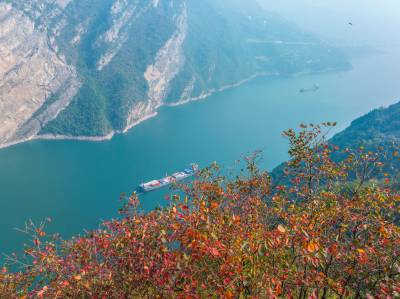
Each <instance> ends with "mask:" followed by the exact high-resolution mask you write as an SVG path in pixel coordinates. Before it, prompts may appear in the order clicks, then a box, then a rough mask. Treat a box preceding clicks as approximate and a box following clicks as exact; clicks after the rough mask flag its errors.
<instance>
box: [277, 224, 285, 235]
mask: <svg viewBox="0 0 400 299" xmlns="http://www.w3.org/2000/svg"><path fill="white" fill-rule="evenodd" d="M278 231H279V232H280V233H282V234H284V233H286V229H285V227H284V226H283V225H281V224H279V225H278Z"/></svg>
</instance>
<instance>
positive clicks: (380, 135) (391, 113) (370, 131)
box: [331, 102, 400, 149]
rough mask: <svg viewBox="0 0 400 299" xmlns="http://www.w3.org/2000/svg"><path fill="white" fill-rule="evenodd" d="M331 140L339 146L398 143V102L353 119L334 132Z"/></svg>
mask: <svg viewBox="0 0 400 299" xmlns="http://www.w3.org/2000/svg"><path fill="white" fill-rule="evenodd" d="M331 142H332V143H333V144H336V145H338V146H341V147H353V148H354V147H358V146H364V147H368V148H370V149H373V147H375V148H376V147H378V146H388V145H391V144H397V145H399V144H400V102H399V103H397V104H393V105H391V106H389V107H386V108H383V107H382V108H379V109H375V110H373V111H371V112H370V113H368V114H366V115H364V116H362V117H360V118H358V119H356V120H354V121H353V122H352V123H351V125H350V126H349V127H348V128H347V129H345V130H344V131H342V132H340V133H338V134H336V135H335V136H334V137H333V138H332V139H331Z"/></svg>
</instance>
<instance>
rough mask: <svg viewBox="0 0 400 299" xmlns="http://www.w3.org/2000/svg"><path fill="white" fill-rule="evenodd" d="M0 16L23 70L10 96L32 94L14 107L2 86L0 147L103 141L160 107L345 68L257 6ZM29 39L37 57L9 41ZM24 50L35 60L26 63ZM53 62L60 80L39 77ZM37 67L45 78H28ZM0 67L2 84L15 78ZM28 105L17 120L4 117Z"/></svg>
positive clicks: (53, 4)
mask: <svg viewBox="0 0 400 299" xmlns="http://www.w3.org/2000/svg"><path fill="white" fill-rule="evenodd" d="M245 4H246V5H245ZM243 7H245V8H246V9H243ZM2 11H3V14H2V15H1V13H0V16H3V17H0V25H2V27H3V28H8V29H6V30H4V29H3V31H1V32H0V37H1V38H0V51H3V52H4V51H8V52H9V53H11V54H12V55H14V56H15V57H13V59H10V61H11V62H10V63H9V64H10V65H11V67H14V69H17V68H18V65H22V66H24V67H25V68H26V69H27V70H26V71H25V72H23V73H24V74H25V75H23V74H22V73H21V72H20V73H18V72H16V74H17V75H16V79H15V80H14V81H13V82H17V83H18V84H20V85H18V84H17V85H14V86H12V90H16V91H17V92H21V90H25V89H29V90H32V91H34V92H33V93H34V94H33V95H32V96H31V97H24V96H23V95H21V99H20V101H19V102H18V103H15V101H14V97H12V95H11V93H10V92H6V91H4V90H5V89H4V88H2V87H1V86H0V94H3V102H6V103H11V104H13V105H9V106H10V107H8V108H7V107H6V106H4V105H3V106H0V122H1V121H3V122H7V121H8V122H9V123H10V124H11V125H12V126H11V128H12V129H9V130H6V129H3V130H4V132H3V134H2V133H1V131H0V146H2V147H5V146H8V145H12V144H15V143H19V142H23V141H26V140H31V139H40V138H41V139H52V138H55V139H59V138H62V139H87V140H103V139H109V138H111V137H112V135H114V134H115V133H121V132H126V131H127V130H128V129H129V128H131V127H133V126H135V125H136V124H138V123H140V122H141V121H143V120H145V119H148V118H150V117H152V116H154V115H156V114H157V111H158V109H159V107H161V106H164V105H167V106H176V105H178V104H183V103H187V102H190V101H192V100H195V99H203V98H205V97H207V96H208V95H210V94H212V93H214V92H217V91H220V90H224V89H226V88H228V87H230V86H237V85H238V84H240V83H241V82H243V81H246V80H248V79H249V78H253V77H256V76H259V75H266V74H282V75H294V74H299V73H314V72H321V71H328V70H332V69H346V68H349V67H350V63H349V62H348V60H347V58H346V57H345V56H344V55H343V54H342V53H341V52H340V51H339V50H337V49H335V48H334V47H330V46H329V45H327V44H325V43H324V42H322V41H320V40H319V39H317V38H316V37H314V36H312V35H310V34H307V33H304V32H302V31H300V30H299V29H297V28H295V27H293V25H289V24H288V23H286V22H285V21H283V20H282V19H281V18H279V17H276V16H274V15H271V14H268V13H267V12H264V11H262V10H261V9H259V6H258V5H257V4H256V2H255V1H254V3H253V2H251V3H248V2H243V1H242V0H237V1H234V2H227V1H225V0H218V1H209V0H206V1H202V2H196V1H193V0H174V1H173V0H171V1H167V0H164V1H162V0H160V1H146V0H129V1H128V0H107V1H102V2H97V1H94V0H84V1H77V0H64V1H60V0H58V1H55V0H29V1H21V0H8V1H7V3H2V4H1V6H0V12H2ZM17 18H20V23H23V24H25V23H26V24H27V25H26V26H28V27H29V28H31V29H30V31H29V32H28V33H26V32H25V34H26V35H27V36H24V37H21V38H19V39H18V38H17V40H16V41H14V39H15V38H13V36H12V34H13V33H14V32H15V31H16V29H15V28H14V27H12V26H11V25H10V24H9V23H10V22H11V23H13V24H16V22H15V20H16V19H17ZM7 20H8V21H7ZM205 20H207V21H206V22H205ZM5 25H7V26H5ZM7 30H8V31H7ZM32 36H38V37H40V39H39V40H40V41H41V43H40V45H42V47H43V50H41V52H40V51H36V52H35V49H36V48H35V43H34V42H33V41H32V42H31V43H26V44H25V45H24V47H21V46H18V47H19V48H22V49H25V51H24V52H23V53H21V54H20V55H17V54H18V51H15V48H18V47H15V43H16V42H19V43H20V44H22V42H21V41H23V40H30V39H29V37H32ZM27 38H28V39H27ZM31 39H32V38H31ZM42 52H43V53H45V54H41V53H42ZM15 53H17V54H15ZM30 53H31V54H32V53H33V55H36V56H38V57H39V58H40V59H39V60H40V63H36V64H34V63H33V62H32V61H31V60H29V59H26V58H24V57H29V55H30ZM11 54H10V55H11ZM57 63H58V64H57ZM59 64H60V65H61V66H59V68H61V71H59V73H60V74H61V75H59V76H58V77H57V76H56V75H54V74H53V73H54V72H53V73H51V72H46V71H47V70H48V69H50V70H51V69H55V70H58V69H57V66H58V65H59ZM35 66H36V68H37V69H39V70H41V71H42V72H43V74H44V75H43V76H42V77H43V79H42V80H39V79H38V78H36V77H33V78H28V79H29V80H28V79H26V78H27V77H28V75H27V74H29V73H30V71H29V70H32V68H34V67H35ZM2 68H3V69H5V67H4V66H3V67H2V64H1V63H0V77H1V76H2V81H4V82H6V81H7V80H8V81H12V80H11V79H10V73H9V72H6V71H4V72H1V70H2ZM65 73H66V75H63V74H65ZM27 81H29V82H31V84H32V87H29V85H28V84H27V83H26V82H27ZM53 81H54V82H58V85H54V84H53V85H50V83H49V82H53ZM21 93H22V92H21ZM22 94H23V93H22ZM29 105H30V106H32V107H31V109H30V110H23V111H22V112H21V113H22V115H23V117H21V118H20V119H14V118H12V117H11V120H8V119H9V118H10V115H15V111H16V110H18V109H20V107H21V106H29ZM30 106H29V107H30ZM3 128H5V126H3ZM6 133H7V134H6Z"/></svg>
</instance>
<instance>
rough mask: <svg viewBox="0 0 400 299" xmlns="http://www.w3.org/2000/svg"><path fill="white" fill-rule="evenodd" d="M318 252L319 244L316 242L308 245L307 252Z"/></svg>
mask: <svg viewBox="0 0 400 299" xmlns="http://www.w3.org/2000/svg"><path fill="white" fill-rule="evenodd" d="M317 250H318V244H316V243H315V242H314V241H311V242H310V243H308V245H307V251H308V252H309V253H313V252H315V251H317Z"/></svg>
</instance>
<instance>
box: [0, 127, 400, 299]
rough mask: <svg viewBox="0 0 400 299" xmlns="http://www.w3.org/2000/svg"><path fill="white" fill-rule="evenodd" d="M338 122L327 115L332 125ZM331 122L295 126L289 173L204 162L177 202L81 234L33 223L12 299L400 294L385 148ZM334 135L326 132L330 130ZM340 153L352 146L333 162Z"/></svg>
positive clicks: (398, 202)
mask: <svg viewBox="0 0 400 299" xmlns="http://www.w3.org/2000/svg"><path fill="white" fill-rule="evenodd" d="M330 125H331V124H325V126H328V127H329V126H330ZM321 128H324V126H322V127H320V126H302V129H301V130H300V132H295V131H293V130H289V131H287V132H285V133H284V135H285V136H286V137H287V138H288V139H289V142H290V151H289V153H290V155H291V160H290V162H288V163H287V165H286V167H285V169H284V171H283V177H284V178H285V180H284V181H285V182H286V183H285V184H286V185H281V184H280V183H281V181H278V182H273V181H272V180H271V178H270V175H269V174H268V173H266V172H262V171H260V170H259V169H258V168H257V167H256V164H257V157H256V156H255V157H250V158H248V159H247V160H246V161H247V163H246V168H245V169H244V171H243V172H240V173H239V174H238V175H235V176H228V177H225V176H222V175H220V171H219V168H218V166H216V165H213V166H211V167H210V168H207V169H205V170H203V171H202V172H201V173H200V174H199V176H198V178H196V180H195V181H194V182H191V183H190V185H186V186H182V187H181V188H182V191H181V192H178V194H179V195H176V196H173V197H172V198H170V199H169V204H168V207H167V208H165V209H162V210H155V211H153V212H151V213H147V214H143V213H141V212H140V204H139V199H138V198H137V196H136V195H135V194H133V195H132V196H130V197H129V198H127V199H126V206H125V207H124V209H123V211H122V217H121V219H118V220H113V221H109V222H105V223H103V224H102V225H101V227H100V228H99V229H98V230H96V231H94V232H91V233H89V234H87V235H86V236H83V237H76V238H73V239H72V240H69V241H59V240H54V239H53V238H52V237H51V236H50V237H49V236H46V234H45V233H44V231H43V227H41V226H39V227H32V233H33V244H32V246H31V247H30V248H26V250H25V254H26V258H25V259H22V260H11V261H12V262H15V263H18V264H19V265H20V266H21V270H20V271H19V272H13V273H10V272H9V271H8V270H7V269H6V268H4V269H3V270H2V272H1V274H0V293H1V294H2V296H4V297H5V298H140V297H142V298H398V297H399V296H400V228H399V226H398V224H399V212H400V210H399V207H400V195H399V194H398V193H397V191H396V190H392V189H391V188H390V186H391V185H390V184H388V181H389V179H388V178H387V180H386V181H383V182H378V181H373V180H372V178H373V177H375V173H377V172H379V171H381V169H382V168H383V165H382V163H381V162H380V161H379V158H378V156H379V155H377V154H374V153H368V152H364V151H363V150H356V151H351V150H346V149H344V150H340V149H338V148H336V147H334V146H331V145H328V144H327V143H326V142H325V139H324V138H323V134H321ZM321 136H322V137H321ZM338 151H340V152H341V153H342V155H345V157H344V158H343V159H340V161H337V160H335V159H332V157H334V156H335V155H336V154H337V152H338Z"/></svg>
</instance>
